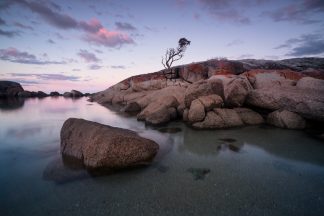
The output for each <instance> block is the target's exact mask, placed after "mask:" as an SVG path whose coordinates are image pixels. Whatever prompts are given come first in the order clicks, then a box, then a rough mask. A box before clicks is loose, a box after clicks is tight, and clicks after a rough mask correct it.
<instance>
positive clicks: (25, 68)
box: [0, 0, 324, 93]
mask: <svg viewBox="0 0 324 216" xmlns="http://www.w3.org/2000/svg"><path fill="white" fill-rule="evenodd" d="M181 37H186V38H187V39H189V40H190V41H191V45H190V46H189V47H188V49H187V52H186V54H185V56H184V58H183V59H182V60H180V61H178V62H176V64H187V63H191V62H197V61H203V60H207V59H211V58H217V57H226V58H228V59H243V58H258V59H284V58H295V57H305V56H320V57H323V56H324V1H323V0H273V1H268V0H163V1H162V0H96V1H94V0H73V1H72V0H71V1H67V0H62V1H61V0H52V1H46V0H39V1H35V0H0V80H13V81H18V82H20V83H21V84H22V85H23V87H24V88H25V89H27V90H43V91H45V92H47V93H49V92H50V91H54V90H58V91H59V92H64V91H69V90H71V89H78V90H81V91H82V92H91V93H92V92H97V91H100V90H104V89H106V88H107V87H109V86H111V85H113V84H115V83H116V82H118V81H121V80H123V79H125V78H127V77H129V76H132V75H136V74H142V73H149V72H154V71H158V70H161V69H162V68H163V66H162V64H161V56H162V55H164V53H165V50H166V49H167V48H171V47H176V46H177V41H178V40H179V38H181Z"/></svg>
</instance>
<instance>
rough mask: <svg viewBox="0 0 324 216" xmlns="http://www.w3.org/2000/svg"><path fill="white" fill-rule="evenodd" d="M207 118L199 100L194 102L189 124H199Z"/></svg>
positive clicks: (190, 110) (191, 107) (191, 106)
mask: <svg viewBox="0 0 324 216" xmlns="http://www.w3.org/2000/svg"><path fill="white" fill-rule="evenodd" d="M204 118H205V107H204V105H203V104H202V103H201V101H200V100H199V99H196V100H193V101H192V102H191V105H190V109H189V113H188V120H189V122H199V121H202V120H204Z"/></svg>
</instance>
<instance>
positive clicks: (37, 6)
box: [14, 0, 78, 29]
mask: <svg viewBox="0 0 324 216" xmlns="http://www.w3.org/2000/svg"><path fill="white" fill-rule="evenodd" d="M14 2H16V3H19V4H21V5H23V6H25V7H27V8H29V9H30V10H31V11H32V12H34V13H37V14H38V15H40V16H41V17H42V18H43V19H44V20H45V21H46V22H48V23H49V24H51V25H53V26H56V27H58V28H61V29H70V28H77V26H78V22H77V21H76V20H75V19H73V18H72V17H71V16H69V15H67V14H62V13H59V12H56V11H53V10H52V9H50V8H49V7H47V6H46V5H44V4H42V3H40V2H28V1H25V0H19V1H17V0H15V1H14Z"/></svg>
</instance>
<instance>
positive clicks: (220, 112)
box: [192, 108, 244, 129]
mask: <svg viewBox="0 0 324 216" xmlns="http://www.w3.org/2000/svg"><path fill="white" fill-rule="evenodd" d="M242 125H244V123H243V121H242V119H241V118H240V116H239V115H238V114H237V112H236V111H235V110H234V109H220V108H216V109H214V110H213V111H209V112H207V114H206V117H205V119H204V120H203V121H202V122H196V123H194V124H193V125H192V126H193V127H194V128H198V129H213V128H231V127H238V126H242Z"/></svg>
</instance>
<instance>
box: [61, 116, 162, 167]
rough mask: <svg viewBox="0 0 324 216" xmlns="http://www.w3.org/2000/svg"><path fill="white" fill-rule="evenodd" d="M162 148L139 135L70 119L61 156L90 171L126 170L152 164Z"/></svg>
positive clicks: (63, 138)
mask: <svg viewBox="0 0 324 216" xmlns="http://www.w3.org/2000/svg"><path fill="white" fill-rule="evenodd" d="M158 150H159V145H158V144H157V143H155V142H154V141H152V140H149V139H146V138H143V137H140V136H139V135H137V133H135V132H133V131H130V130H126V129H121V128H116V127H111V126H107V125H102V124H99V123H96V122H91V121H87V120H84V119H76V118H69V119H68V120H66V121H65V122H64V124H63V127H62V129H61V153H62V155H64V156H69V157H73V158H77V159H79V160H81V161H82V162H83V164H84V165H85V167H86V168H88V169H90V170H91V169H103V170H105V169H107V170H111V169H122V168H129V167H134V166H139V165H145V164H148V163H150V162H151V161H152V159H153V158H154V156H155V155H156V153H157V152H158Z"/></svg>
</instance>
